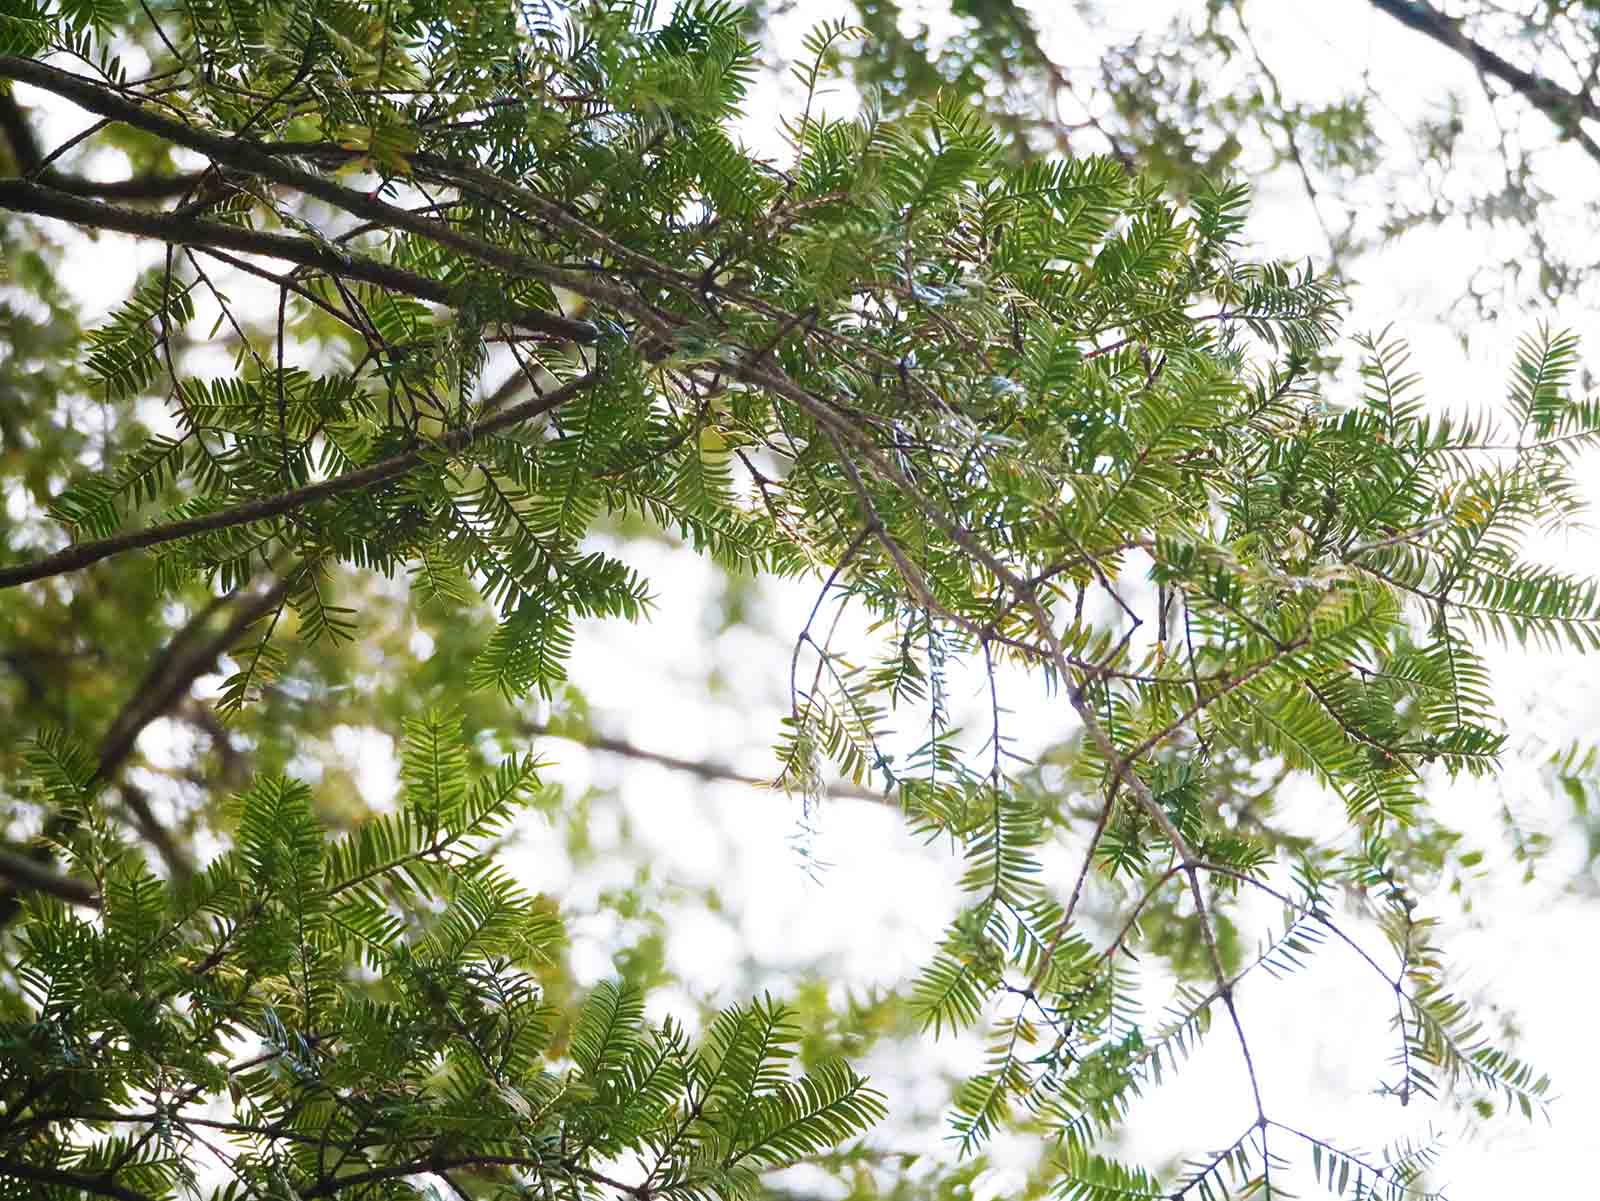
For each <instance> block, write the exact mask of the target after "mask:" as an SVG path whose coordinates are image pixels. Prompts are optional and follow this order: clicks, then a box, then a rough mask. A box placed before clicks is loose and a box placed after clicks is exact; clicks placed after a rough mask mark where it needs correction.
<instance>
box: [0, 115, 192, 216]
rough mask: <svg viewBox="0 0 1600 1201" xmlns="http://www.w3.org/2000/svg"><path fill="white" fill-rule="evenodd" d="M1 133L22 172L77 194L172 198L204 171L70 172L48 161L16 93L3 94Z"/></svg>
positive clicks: (63, 190)
mask: <svg viewBox="0 0 1600 1201" xmlns="http://www.w3.org/2000/svg"><path fill="white" fill-rule="evenodd" d="M0 133H4V134H5V138H6V141H7V142H9V143H10V144H11V153H12V156H13V157H14V158H15V159H16V160H17V166H18V167H19V168H21V173H22V174H24V175H26V176H28V177H29V178H30V179H31V180H33V181H34V182H35V183H43V184H46V185H48V186H49V187H52V188H55V189H57V190H58V191H62V192H70V193H72V194H73V195H75V196H96V197H99V198H100V199H101V200H169V199H171V198H172V197H174V196H182V195H183V194H184V193H185V192H187V191H189V190H190V189H191V188H193V187H194V186H195V184H197V183H198V182H199V181H200V179H201V178H202V177H203V175H204V172H195V173H192V174H183V175H135V176H133V177H132V178H130V179H114V180H98V179H83V178H82V177H80V176H76V175H67V174H65V173H64V172H61V171H57V170H56V169H55V168H53V167H48V166H45V165H44V154H43V152H42V151H41V150H40V149H39V142H38V140H37V139H36V138H35V137H34V136H33V130H32V129H30V128H29V127H28V117H27V114H26V113H25V112H24V111H23V108H22V106H21V105H20V104H18V103H17V99H16V97H15V96H11V95H0Z"/></svg>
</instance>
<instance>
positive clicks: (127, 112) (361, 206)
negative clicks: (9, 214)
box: [0, 55, 599, 343]
mask: <svg viewBox="0 0 1600 1201" xmlns="http://www.w3.org/2000/svg"><path fill="white" fill-rule="evenodd" d="M0 78H6V79H16V80H21V81H22V82H24V83H28V84H32V85H33V86H34V87H38V88H43V89H44V90H45V91H48V92H54V93H55V94H56V95H58V96H61V97H64V98H65V99H68V100H71V101H72V102H73V103H75V104H78V105H81V106H82V107H83V108H85V109H88V110H89V111H90V112H92V113H98V114H99V115H100V116H102V117H107V118H109V119H111V120H113V121H121V122H123V123H124V124H127V125H132V126H133V127H135V128H136V129H143V130H145V131H146V132H148V133H152V134H155V135H156V136H157V137H161V138H165V139H167V140H168V141H170V142H172V143H174V144H175V145H179V146H184V147H187V148H188V149H190V150H194V151H196V152H198V153H200V154H203V155H205V156H206V157H208V158H210V159H211V160H212V161H213V162H214V163H220V164H223V165H226V166H230V167H233V168H236V169H237V170H240V171H244V172H247V173H249V174H251V175H256V176H259V177H261V178H262V179H267V180H271V181H273V182H274V183H278V184H282V185H284V186H285V187H290V188H294V189H295V190H297V191H300V192H304V193H305V194H306V195H307V196H315V197H316V198H317V199H318V200H322V201H325V202H326V203H328V204H331V205H333V206H334V207H335V208H339V209H342V210H344V211H345V212H347V213H350V214H352V215H354V216H357V217H362V218H365V219H366V220H369V221H374V222H377V223H378V224H379V225H381V226H383V227H385V228H389V229H403V230H406V231H408V232H410V233H414V234H416V235H417V236H418V237H421V238H426V239H428V240H429V241H431V242H435V243H437V244H438V245H440V246H445V247H448V248H449V249H451V250H454V251H456V252H457V253H458V254H462V255H465V256H466V257H468V258H471V259H475V260H477V261H478V262H481V263H484V264H486V265H488V266H491V267H495V268H498V269H499V270H502V271H506V272H508V273H510V274H511V275H514V276H516V277H518V278H522V279H540V280H544V281H545V282H547V283H552V284H556V285H565V284H567V283H569V282H572V276H573V273H570V272H565V271H562V270H561V269H560V268H557V267H552V266H551V265H550V264H548V263H541V262H539V260H537V259H533V258H529V257H528V256H527V255H525V254H520V253H518V252H517V251H514V250H508V249H506V248H505V247H502V246H496V245H494V244H492V243H489V242H484V241H482V240H480V239H478V238H473V237H469V236H468V235H466V234H463V233H461V232H460V231H459V230H456V229H452V228H451V227H450V226H448V225H445V224H443V223H442V222H439V221H433V220H429V219H428V218H427V217H424V216H421V215H420V214H417V213H412V212H409V211H407V210H406V209H403V208H400V207H398V206H397V205H392V204H388V203H386V202H385V201H382V200H379V199H378V198H377V197H376V196H375V195H369V194H367V193H364V192H358V191H356V190H355V189H354V188H347V187H345V186H344V185H343V184H339V183H335V182H334V181H333V180H331V179H327V178H325V177H324V176H321V175H318V174H316V173H315V172H311V171H303V170H301V169H300V168H299V167H295V166H292V165H291V164H290V163H289V162H288V161H287V160H286V157H285V156H284V155H283V154H280V153H274V151H272V150H268V149H267V148H265V147H262V146H260V145H258V144H256V143H254V142H251V141H247V140H245V139H243V138H238V137H225V136H223V135H221V134H217V133H211V132H209V131H207V130H203V129H196V128H195V127H193V126H190V125H185V124H183V123H182V122H181V121H174V120H172V119H171V118H169V117H163V116H160V115H159V114H157V113H152V112H150V111H149V110H148V109H146V108H144V107H142V106H141V105H138V104H135V103H133V102H131V101H129V100H126V99H124V98H122V97H121V96H118V95H117V94H116V93H114V92H112V91H111V90H110V89H108V88H106V87H104V86H102V85H100V84H97V83H95V82H93V81H92V80H88V79H84V78H83V77H81V76H78V75H74V74H72V73H71V72H68V71H62V70H59V69H57V68H55V67H51V66H48V65H46V64H44V63H39V62H34V61H32V60H31V59H24V58H18V57H16V56H14V55H0ZM0 203H6V201H5V198H4V196H0ZM46 215H50V214H46ZM69 219H75V218H69ZM289 240H290V241H297V240H298V239H289ZM219 244H221V245H226V243H219ZM234 248H235V249H244V247H241V246H238V245H237V244H234ZM268 253H270V252H268ZM327 253H330V254H332V253H333V252H332V251H329V252H327ZM286 257H287V256H286ZM346 274H353V273H351V272H348V271H347V272H346ZM357 278H360V277H359V276H358V277H357ZM579 282H581V281H579ZM384 286H386V287H387V286H393V285H387V284H386V285H384ZM444 303H448V302H444ZM518 321H519V323H520V324H523V325H527V326H528V327H529V328H530V329H543V330H546V331H547V332H549V333H552V334H556V335H558V336H560V337H562V338H570V339H571V340H573V341H575V342H585V343H587V342H593V341H595V340H596V338H598V337H599V331H598V330H597V329H596V328H595V327H594V326H593V325H591V324H589V323H588V322H587V321H574V320H572V319H571V318H568V317H561V316H558V315H556V314H553V313H546V312H543V311H542V310H538V309H528V310H524V312H523V313H522V315H521V316H520V317H519V318H518Z"/></svg>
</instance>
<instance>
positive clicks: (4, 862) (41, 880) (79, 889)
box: [0, 848, 100, 909]
mask: <svg viewBox="0 0 1600 1201" xmlns="http://www.w3.org/2000/svg"><path fill="white" fill-rule="evenodd" d="M0 880H4V881H5V882H6V884H7V885H8V888H7V891H8V892H10V893H11V894H12V896H13V897H15V896H17V895H19V894H21V893H25V892H42V893H44V894H45V895H47V896H52V897H55V898H56V899H57V900H61V901H65V902H67V904H69V905H83V906H86V907H87V908H90V909H98V908H100V894H99V893H97V892H96V891H95V890H94V889H93V888H91V887H90V886H89V885H88V884H85V883H84V882H83V881H82V880H75V879H73V878H72V877H71V876H63V875H61V874H60V873H59V872H56V871H53V870H52V869H51V867H50V865H49V864H48V863H40V862H39V861H38V860H37V859H34V858H31V857H30V856H28V855H19V854H18V853H17V852H16V851H8V850H5V849H4V848H0ZM13 903H14V902H13Z"/></svg>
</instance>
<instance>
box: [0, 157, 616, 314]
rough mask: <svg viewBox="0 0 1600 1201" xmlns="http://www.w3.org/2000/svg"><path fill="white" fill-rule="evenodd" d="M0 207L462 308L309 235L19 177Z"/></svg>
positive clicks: (422, 281) (411, 275)
mask: <svg viewBox="0 0 1600 1201" xmlns="http://www.w3.org/2000/svg"><path fill="white" fill-rule="evenodd" d="M0 208H8V209H12V210H14V211H16V212H21V213H33V214H35V215H37V216H40V217H53V218H55V219H57V220H59V221H69V222H71V223H72V224H74V225H77V226H81V227H86V228H90V229H108V230H111V231H113V232H115V233H123V234H132V235H133V236H134V237H138V238H154V239H155V240H157V241H161V242H170V243H172V244H173V245H175V246H196V247H200V248H202V249H210V248H213V247H215V248H222V249H228V250H237V251H241V252H243V253H245V254H261V255H266V256H268V257H269V258H275V259H283V260H284V261H286V262H290V263H295V264H298V265H299V266H301V267H311V268H313V269H315V270H318V271H323V272H326V273H327V274H329V275H337V276H341V277H343V278H345V279H357V280H360V281H361V282H362V283H368V284H373V285H376V286H377V287H380V288H386V289H389V290H391V291H395V292H403V293H405V294H406V295H408V296H415V297H416V298H417V299H418V300H427V301H432V302H433V303H434V304H444V305H451V306H453V307H459V306H460V304H461V301H462V297H461V294H460V291H459V290H458V289H456V288H452V287H450V286H449V285H448V284H442V283H440V282H439V281H438V280H434V279H429V278H428V277H427V276H425V275H418V274H417V273H416V272H414V271H406V270H403V269H402V268H399V267H394V266H390V265H389V264H388V263H381V262H379V261H378V260H377V259H370V258H367V257H365V256H364V255H358V254H353V253H351V252H350V251H348V250H345V249H343V248H341V247H336V246H334V245H333V244H332V243H331V242H324V243H318V242H314V241H312V240H311V239H309V238H297V237H293V236H292V235H289V234H278V233H270V232H267V231H265V230H256V229H245V228H243V227H242V226H237V225H223V224H221V223H220V222H217V221H202V220H199V219H198V218H193V217H182V216H179V215H177V214H176V213H152V212H146V211H144V210H142V209H131V208H123V207H122V206H120V205H115V204H105V203H103V202H101V201H98V200H86V199H84V198H83V197H81V196H73V195H69V194H68V193H66V192H63V191H60V190H58V189H56V188H47V187H43V186H41V185H39V184H34V183H28V182H27V181H25V180H21V179H0ZM505 320H506V321H509V322H512V323H514V324H516V325H522V326H526V327H527V328H529V329H537V330H541V331H543V332H545V333H549V334H554V335H557V336H559V337H562V338H569V339H571V340H572V341H575V342H593V341H594V339H595V329H594V326H592V325H590V324H589V323H588V322H587V321H574V320H572V319H571V318H570V317H559V316H556V315H554V314H552V313H546V312H545V311H544V310H542V309H530V308H518V309H516V310H514V311H512V312H510V313H508V314H507V315H506V317H505Z"/></svg>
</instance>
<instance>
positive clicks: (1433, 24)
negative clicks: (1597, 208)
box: [1371, 0, 1600, 159]
mask: <svg viewBox="0 0 1600 1201" xmlns="http://www.w3.org/2000/svg"><path fill="white" fill-rule="evenodd" d="M1371 3H1372V7H1374V8H1376V9H1377V10H1378V11H1379V12H1382V13H1387V14H1388V15H1389V16H1391V17H1393V18H1394V19H1395V20H1396V21H1399V22H1400V23H1401V24H1402V25H1404V26H1406V28H1408V29H1413V30H1415V31H1416V32H1418V33H1420V34H1422V35H1423V36H1425V37H1428V38H1431V39H1433V40H1434V41H1435V42H1437V43H1439V45H1441V46H1444V47H1446V48H1447V49H1450V50H1453V51H1455V53H1457V54H1459V55H1460V56H1461V57H1462V58H1464V59H1466V60H1467V61H1468V62H1469V63H1471V64H1472V65H1473V66H1474V67H1476V68H1477V69H1478V70H1479V71H1481V72H1483V73H1484V74H1485V75H1488V76H1492V77H1493V78H1495V79H1498V80H1500V82H1501V83H1505V84H1509V85H1510V86H1511V87H1512V88H1514V89H1515V90H1516V91H1517V93H1518V94H1519V95H1521V96H1522V98H1523V99H1524V100H1526V101H1527V102H1528V103H1529V104H1531V105H1533V107H1534V108H1536V109H1538V110H1539V111H1540V112H1541V113H1543V114H1544V115H1545V116H1547V117H1549V118H1550V120H1551V122H1553V123H1554V125H1555V126H1556V128H1557V129H1559V130H1560V131H1561V132H1562V134H1563V135H1565V136H1567V137H1572V138H1576V139H1577V140H1578V141H1579V142H1581V143H1582V144H1583V147H1584V149H1585V150H1586V151H1588V152H1589V153H1590V154H1591V155H1593V156H1594V157H1596V158H1597V159H1600V145H1597V144H1596V143H1595V141H1594V139H1592V138H1590V137H1589V136H1588V135H1587V134H1585V133H1584V132H1583V130H1582V129H1581V128H1580V127H1579V124H1578V123H1579V122H1580V121H1582V120H1585V119H1589V120H1600V104H1596V102H1595V101H1594V99H1593V98H1592V97H1590V96H1588V95H1586V94H1585V93H1583V92H1569V91H1567V89H1566V88H1564V87H1562V86H1561V85H1560V84H1558V83H1556V82H1555V81H1554V80H1552V79H1547V78H1545V77H1544V76H1543V75H1537V74H1535V73H1533V72H1532V71H1525V70H1523V69H1522V68H1521V67H1519V66H1517V65H1516V64H1515V63H1513V62H1510V61H1509V60H1507V59H1505V58H1502V57H1501V56H1500V55H1498V54H1496V53H1495V52H1494V51H1493V50H1490V49H1489V48H1488V47H1487V46H1484V45H1482V44H1481V43H1479V42H1476V41H1474V40H1473V39H1472V38H1470V37H1468V36H1467V35H1466V34H1465V33H1463V32H1462V29H1461V23H1460V22H1459V21H1457V20H1455V19H1453V18H1451V17H1447V16H1445V15H1444V14H1443V13H1442V12H1440V11H1439V10H1438V9H1436V8H1434V7H1433V6H1432V5H1431V4H1428V3H1426V2H1425V0H1371Z"/></svg>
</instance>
